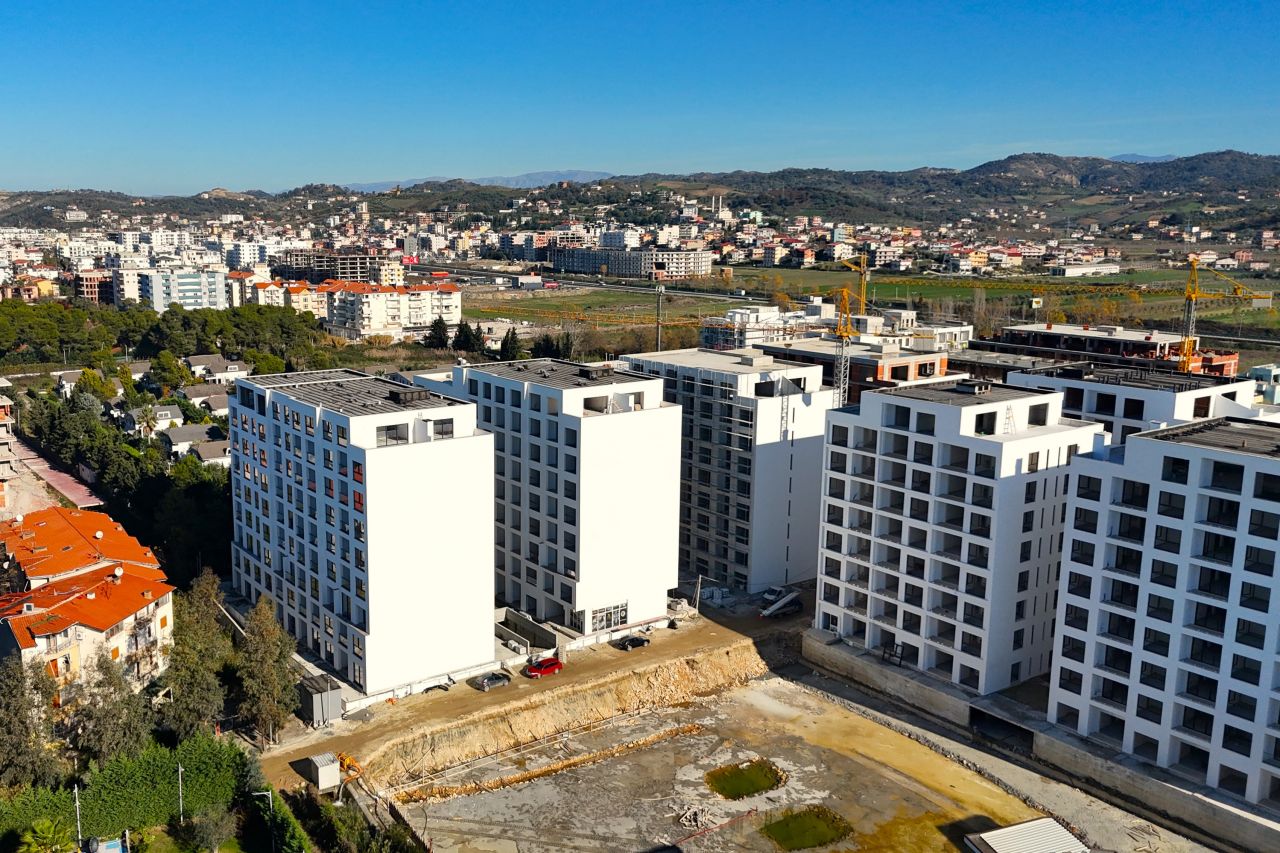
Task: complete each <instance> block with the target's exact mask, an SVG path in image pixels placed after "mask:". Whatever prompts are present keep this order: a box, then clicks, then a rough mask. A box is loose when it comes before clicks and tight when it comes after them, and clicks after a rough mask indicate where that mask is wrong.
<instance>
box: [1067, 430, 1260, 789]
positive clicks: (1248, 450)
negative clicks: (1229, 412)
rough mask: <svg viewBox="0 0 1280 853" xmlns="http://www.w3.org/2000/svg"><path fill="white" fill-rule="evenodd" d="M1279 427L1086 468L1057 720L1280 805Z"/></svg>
mask: <svg viewBox="0 0 1280 853" xmlns="http://www.w3.org/2000/svg"><path fill="white" fill-rule="evenodd" d="M1278 450H1280V424H1275V423H1269V422H1263V421H1257V420H1252V419H1243V418H1217V419H1212V420H1205V421H1197V422H1194V423H1189V424H1184V425H1181V426H1175V427H1168V428H1164V429H1157V430H1151V431H1149V432H1143V433H1138V434H1136V435H1132V436H1130V437H1129V440H1128V441H1127V442H1125V445H1124V447H1123V448H1109V449H1105V450H1102V451H1099V452H1097V453H1092V454H1088V455H1085V456H1081V457H1078V458H1077V459H1076V462H1075V464H1074V465H1073V467H1072V474H1073V476H1072V490H1071V497H1070V502H1069V504H1068V527H1069V531H1068V534H1067V541H1068V544H1067V549H1068V553H1067V555H1066V556H1065V557H1064V561H1063V571H1062V577H1061V581H1060V595H1059V599H1058V614H1057V623H1058V637H1057V640H1056V644H1057V650H1056V655H1055V659H1054V671H1053V674H1052V679H1051V685H1050V695H1049V720H1050V722H1054V723H1057V724H1058V725H1060V726H1065V727H1068V728H1070V729H1073V730H1075V731H1076V732H1078V733H1079V734H1081V735H1084V736H1086V737H1088V738H1091V739H1094V740H1096V741H1099V742H1101V743H1103V744H1105V745H1107V746H1109V747H1111V748H1116V749H1120V750H1123V751H1124V752H1127V753H1130V754H1132V755H1135V756H1137V757H1139V758H1141V759H1143V760H1145V761H1148V762H1151V763H1153V764H1155V765H1158V766H1160V767H1165V768H1169V769H1170V770H1172V771H1174V772H1175V773H1177V774H1180V775H1182V776H1183V777H1185V778H1188V779H1189V780H1191V781H1193V782H1195V783H1198V784H1205V785H1209V786H1211V787H1214V788H1218V789H1221V790H1223V791H1227V792H1230V793H1231V794H1234V795H1237V796H1239V797H1243V798H1244V799H1246V800H1248V801H1250V802H1253V803H1259V802H1265V803H1267V804H1269V805H1271V806H1273V807H1280V657H1278V656H1277V654H1276V650H1277V648H1280V606H1278V604H1280V585H1278V584H1277V581H1276V552H1277V550H1278V548H1277V539H1278V538H1280V454H1278Z"/></svg>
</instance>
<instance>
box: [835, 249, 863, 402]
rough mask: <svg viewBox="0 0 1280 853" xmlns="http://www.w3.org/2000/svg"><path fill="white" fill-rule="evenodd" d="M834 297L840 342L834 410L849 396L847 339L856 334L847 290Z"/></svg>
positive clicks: (837, 357) (837, 333)
mask: <svg viewBox="0 0 1280 853" xmlns="http://www.w3.org/2000/svg"><path fill="white" fill-rule="evenodd" d="M862 286H863V288H864V289H863V297H864V301H863V307H864V309H865V307H866V301H865V296H866V290H865V288H866V277H865V272H864V277H863V279H862ZM834 295H835V297H836V337H837V338H838V339H839V340H840V351H839V352H838V353H837V354H836V371H835V380H836V408H840V407H841V406H843V405H844V404H845V401H846V399H847V397H848V394H849V356H850V353H849V339H850V338H852V337H853V336H854V335H856V334H857V332H855V331H854V329H853V316H852V314H851V312H850V311H849V288H847V287H842V288H840V289H839V290H837V291H836V292H835V294H834Z"/></svg>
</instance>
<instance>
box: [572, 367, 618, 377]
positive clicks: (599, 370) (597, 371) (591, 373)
mask: <svg viewBox="0 0 1280 853" xmlns="http://www.w3.org/2000/svg"><path fill="white" fill-rule="evenodd" d="M578 375H579V376H581V377H582V378H583V379H603V378H604V377H606V376H612V375H613V368H612V367H609V366H608V365H603V364H602V365H583V366H582V367H579V368H578Z"/></svg>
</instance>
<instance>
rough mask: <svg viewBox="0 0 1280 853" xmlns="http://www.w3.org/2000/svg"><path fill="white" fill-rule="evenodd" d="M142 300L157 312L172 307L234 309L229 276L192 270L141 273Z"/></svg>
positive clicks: (155, 270) (140, 299) (139, 282)
mask: <svg viewBox="0 0 1280 853" xmlns="http://www.w3.org/2000/svg"><path fill="white" fill-rule="evenodd" d="M138 301H139V302H141V303H142V304H143V305H146V306H148V307H150V308H152V309H154V310H155V311H156V312H157V313H163V312H165V311H168V310H169V306H170V305H181V306H182V307H183V308H186V309H187V310H188V311H193V310H195V309H197V308H216V309H226V308H230V307H231V306H232V301H231V292H230V289H229V287H228V285H227V276H226V273H223V272H221V271H220V270H206V269H190V268H187V269H181V268H178V269H174V268H166V269H147V270H138Z"/></svg>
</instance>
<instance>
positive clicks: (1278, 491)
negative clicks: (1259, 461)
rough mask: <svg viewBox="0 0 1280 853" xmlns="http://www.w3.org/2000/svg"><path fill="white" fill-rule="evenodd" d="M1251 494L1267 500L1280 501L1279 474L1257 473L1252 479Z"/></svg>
mask: <svg viewBox="0 0 1280 853" xmlns="http://www.w3.org/2000/svg"><path fill="white" fill-rule="evenodd" d="M1253 496H1254V497H1255V498H1262V499H1263V500H1267V501H1280V476H1277V475H1275V474H1259V475H1258V476H1257V477H1256V478H1255V479H1254V481H1253Z"/></svg>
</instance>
